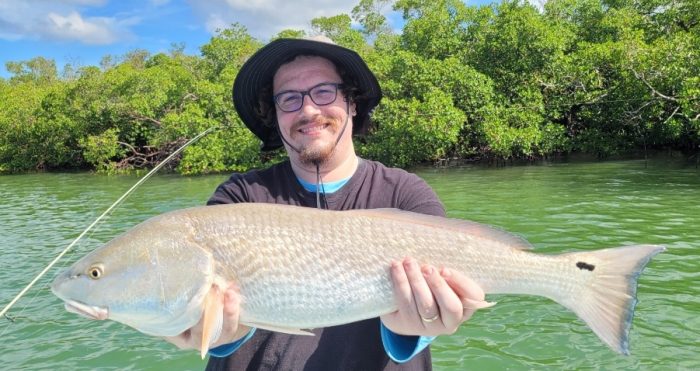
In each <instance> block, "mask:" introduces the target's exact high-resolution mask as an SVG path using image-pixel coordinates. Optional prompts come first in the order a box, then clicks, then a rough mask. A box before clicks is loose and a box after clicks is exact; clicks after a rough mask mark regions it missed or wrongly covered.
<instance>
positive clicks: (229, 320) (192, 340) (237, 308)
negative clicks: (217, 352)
mask: <svg viewBox="0 0 700 371" xmlns="http://www.w3.org/2000/svg"><path fill="white" fill-rule="evenodd" d="M223 301H224V303H223V304H224V309H223V311H224V322H223V328H222V329H221V335H220V336H219V339H218V340H216V341H215V342H214V343H213V344H211V345H209V348H210V349H211V348H216V347H218V346H220V345H224V344H230V343H233V342H235V341H236V340H239V339H241V338H243V337H244V336H245V335H246V334H247V333H248V332H249V331H250V327H248V326H244V325H240V324H239V323H238V317H239V316H240V313H241V295H240V293H239V291H238V286H237V285H235V284H230V285H229V286H228V288H227V289H226V291H225V292H224V296H223ZM203 324H204V319H203V318H201V319H200V320H199V322H198V323H197V324H196V325H194V326H193V327H192V328H190V329H188V330H185V331H184V332H183V333H182V334H180V335H177V336H165V337H163V339H165V340H166V341H168V342H170V343H172V344H175V345H176V346H177V347H178V348H180V349H197V350H199V349H200V348H201V346H202V331H203Z"/></svg>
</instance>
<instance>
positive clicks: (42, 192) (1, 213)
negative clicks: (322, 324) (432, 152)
mask: <svg viewBox="0 0 700 371" xmlns="http://www.w3.org/2000/svg"><path fill="white" fill-rule="evenodd" d="M417 172H418V173H419V174H420V175H421V176H422V177H423V178H425V179H426V180H427V181H428V183H430V184H431V185H432V186H433V187H434V188H435V190H436V191H437V193H438V194H439V196H440V197H441V199H442V200H443V201H444V203H445V205H446V207H447V210H448V213H449V215H450V216H452V217H457V218H465V219H472V220H477V221H480V222H485V223H489V224H494V225H498V226H500V227H503V228H505V229H507V230H509V231H512V232H515V233H517V234H520V235H522V236H524V237H526V238H527V239H528V240H529V241H531V242H532V243H533V245H534V246H535V251H537V252H543V253H558V252H565V251H573V250H589V249H597V248H603V247H610V246H618V245H625V244H637V243H652V244H664V245H666V246H667V247H668V251H667V252H665V253H663V254H661V255H659V256H657V257H656V258H655V259H654V260H653V261H652V262H651V264H650V265H649V266H648V268H647V269H646V270H645V271H644V274H643V275H642V276H641V278H640V280H639V290H638V299H639V303H638V304H637V310H636V316H635V318H634V323H633V327H632V332H631V336H630V343H631V350H632V355H631V356H629V357H623V356H619V355H616V354H615V353H613V352H612V351H610V350H609V349H608V348H607V347H605V346H604V345H603V344H602V343H601V342H600V341H599V340H598V339H597V338H596V336H595V335H594V334H593V333H592V332H591V331H590V330H588V328H587V327H586V326H585V325H584V324H583V323H582V322H580V321H579V320H577V319H576V318H575V317H574V315H573V314H571V313H570V312H568V311H566V310H565V309H563V308H562V307H560V306H558V305H556V304H554V303H552V302H551V301H548V300H546V299H542V298H536V297H525V296H495V297H492V298H491V300H495V301H497V302H498V305H496V306H495V307H493V308H490V309H487V310H482V311H480V312H478V313H477V314H476V315H475V316H474V317H473V318H472V319H471V320H470V321H469V322H468V323H466V324H465V325H464V326H462V328H461V329H460V330H459V331H458V332H457V333H456V334H454V335H452V336H442V337H440V338H439V339H438V340H437V341H436V342H435V343H434V345H433V354H434V356H433V357H434V365H435V368H436V369H438V370H463V369H542V368H554V369H559V368H566V369H580V368H597V369H606V370H608V369H621V370H622V369H625V370H627V369H670V370H675V369H700V354H698V351H699V350H700V319H699V317H700V316H699V315H700V288H699V287H698V284H699V283H700V273H699V272H700V228H699V225H700V170H698V169H697V168H696V167H695V164H694V163H693V164H686V163H683V162H681V161H678V160H670V159H659V160H654V161H650V162H648V163H645V162H644V161H615V162H598V163H558V164H545V165H537V166H516V167H506V168H497V169H496V168H482V167H463V168H457V169H455V168H452V169H419V170H417ZM225 178H226V176H225V175H221V176H208V177H196V178H183V177H177V176H160V177H156V178H154V179H151V180H149V181H148V182H146V183H145V184H144V185H143V186H142V187H141V188H140V189H139V190H138V191H137V193H136V194H134V195H133V196H132V197H131V198H129V199H128V200H127V201H126V202H125V203H124V204H123V206H121V207H120V208H118V209H117V210H116V211H115V212H114V213H113V214H112V215H111V216H110V217H109V218H108V219H107V220H106V221H105V222H104V223H103V224H102V225H100V226H99V228H98V229H97V230H96V231H95V232H94V233H92V234H90V235H89V236H88V238H86V239H85V240H83V242H82V243H80V244H79V245H78V246H77V247H76V248H75V249H74V251H73V252H72V253H70V254H69V255H67V256H66V257H65V258H64V260H62V262H61V263H60V264H59V266H61V267H64V266H66V265H68V264H69V263H70V262H72V261H74V260H75V259H77V258H78V257H80V256H82V255H83V254H85V253H86V252H88V251H90V250H91V249H93V248H94V247H96V246H97V245H99V244H100V243H102V242H105V241H107V240H109V239H110V238H111V237H113V236H114V235H116V234H117V233H119V232H121V231H123V230H125V229H127V228H129V227H130V226H132V225H134V224H136V223H138V222H140V221H142V220H144V219H145V218H147V217H149V216H152V215H156V214H159V213H162V212H164V211H167V210H172V209H178V208H183V207H188V206H194V205H200V204H203V203H204V202H205V200H206V199H207V197H208V196H209V194H210V193H211V192H212V191H213V189H214V188H215V186H216V185H217V184H218V183H220V182H221V181H222V180H224V179H225ZM135 181H136V178H135V177H127V176H123V177H121V176H114V177H105V176H96V175H92V174H36V175H17V176H0V248H2V251H3V254H2V255H1V256H0V282H1V284H0V307H4V305H5V304H6V303H7V302H9V301H10V299H11V298H13V297H14V296H15V295H16V294H17V293H18V292H19V290H20V289H21V288H22V287H24V286H25V285H26V284H27V283H28V282H29V281H30V280H31V279H32V278H33V277H34V276H35V275H36V274H37V273H38V272H39V271H41V270H42V269H43V268H44V267H45V266H46V264H47V263H48V262H49V261H51V260H52V259H53V258H54V257H55V256H56V255H57V254H58V253H59V252H60V251H61V250H63V249H64V248H65V247H66V246H67V245H68V244H69V243H70V242H71V241H72V240H73V239H74V238H75V237H76V236H77V235H78V234H80V232H81V231H82V230H83V229H84V228H85V227H86V226H87V225H89V224H90V223H91V222H92V221H93V220H94V219H95V218H96V217H97V216H98V215H99V214H100V213H102V211H104V210H105V209H106V208H107V207H108V206H109V205H110V204H111V203H112V202H113V201H114V200H115V199H117V198H118V197H119V196H120V195H121V194H122V193H123V192H124V191H125V190H127V189H128V188H129V187H130V186H131V185H132V184H133V183H134V182H135ZM57 271H58V268H56V269H54V270H52V271H51V272H50V273H49V274H48V275H47V277H46V278H44V279H43V280H42V281H40V283H39V284H38V286H37V287H36V288H34V289H32V290H31V291H30V292H29V293H28V294H27V295H26V296H25V297H24V298H23V299H22V300H20V301H19V302H18V304H16V306H15V307H14V309H13V310H12V311H11V312H10V317H11V318H12V319H13V320H14V322H11V321H9V320H7V319H0V344H2V345H1V346H0V365H1V366H0V368H2V369H3V370H7V369H9V370H41V369H56V370H64V369H66V370H67V369H104V370H108V369H119V370H130V369H134V370H142V369H149V370H173V369H177V370H180V369H192V370H197V369H203V368H204V365H205V363H204V362H203V361H201V360H200V359H199V358H198V356H197V355H196V354H195V353H194V352H182V351H178V350H176V349H175V348H174V347H172V346H171V345H169V344H168V343H165V342H163V341H161V340H158V339H155V338H151V337H148V336H145V335H142V334H139V333H137V332H135V331H133V330H131V329H129V328H126V327H124V326H122V325H120V324H117V323H113V322H110V321H102V322H95V321H89V320H86V319H83V318H81V317H78V316H76V315H74V314H71V313H67V312H66V311H65V310H64V308H63V305H62V303H60V301H59V300H58V299H57V298H55V297H54V296H53V295H52V294H51V293H50V291H49V290H48V287H47V284H48V282H50V280H51V279H52V277H53V276H54V275H55V274H56V273H57Z"/></svg>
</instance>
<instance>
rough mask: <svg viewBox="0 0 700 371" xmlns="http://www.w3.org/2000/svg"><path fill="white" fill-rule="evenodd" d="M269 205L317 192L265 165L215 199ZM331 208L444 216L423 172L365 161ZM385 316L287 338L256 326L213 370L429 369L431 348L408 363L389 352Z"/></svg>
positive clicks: (328, 202)
mask: <svg viewBox="0 0 700 371" xmlns="http://www.w3.org/2000/svg"><path fill="white" fill-rule="evenodd" d="M237 202H264V203H278V204H290V205H298V206H307V207H316V194H315V193H314V192H309V191H307V190H306V189H304V188H303V187H302V186H301V184H299V181H298V180H297V178H296V176H295V174H294V172H293V171H292V167H291V164H290V163H289V162H288V161H287V162H282V163H280V164H277V165H274V166H272V167H270V168H268V169H265V170H255V171H250V172H248V173H244V174H239V173H236V174H233V175H232V176H231V177H230V178H229V179H228V180H227V181H226V182H224V183H222V184H221V185H220V186H219V187H218V188H217V189H216V191H215V192H214V194H213V195H212V197H211V198H210V199H209V201H208V203H207V204H209V205H215V204H224V203H237ZM322 202H323V204H324V207H325V208H327V209H331V210H350V209H375V208H384V207H392V208H398V209H403V210H409V211H414V212H419V213H423V214H431V215H438V216H444V215H445V209H444V207H443V205H442V203H440V201H439V200H438V198H437V195H436V194H435V192H434V191H433V190H432V189H431V188H430V187H429V186H428V185H427V184H426V183H425V181H423V180H422V179H420V178H419V177H418V176H416V175H414V174H411V173H408V172H406V171H404V170H401V169H396V168H389V167H386V166H384V165H382V164H380V163H378V162H374V161H369V160H363V159H360V161H359V164H358V167H357V170H356V171H355V174H353V176H352V177H351V178H350V180H349V181H348V182H347V183H346V184H345V185H344V186H343V187H342V188H340V189H339V190H338V191H336V192H334V193H332V194H327V195H324V196H323V201H322ZM379 328H380V324H379V318H373V319H369V320H364V321H359V322H355V323H350V324H346V325H342V326H334V327H327V328H323V329H315V330H313V332H314V333H315V334H316V336H299V335H288V334H283V333H278V332H271V331H266V330H263V329H257V330H256V332H255V334H254V335H253V337H252V338H251V339H250V340H248V341H247V342H246V343H245V344H243V345H242V346H241V347H240V348H239V349H238V350H236V352H234V353H233V354H232V355H230V356H228V357H224V358H217V357H210V359H209V363H208V364H207V370H429V369H431V368H432V367H431V359H430V351H429V349H427V348H426V349H425V350H424V351H422V352H421V353H419V354H418V355H416V356H415V357H414V358H413V359H411V360H410V361H408V362H406V363H402V364H397V363H395V362H393V361H392V360H391V359H390V358H389V357H388V356H387V354H386V352H385V350H384V346H383V345H382V341H381V335H380V331H379Z"/></svg>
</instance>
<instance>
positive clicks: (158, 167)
mask: <svg viewBox="0 0 700 371" xmlns="http://www.w3.org/2000/svg"><path fill="white" fill-rule="evenodd" d="M219 128H221V126H212V127H210V128H209V129H207V130H204V131H203V132H201V133H199V134H198V135H197V136H195V137H194V138H192V139H190V140H188V141H187V143H185V144H183V145H182V146H181V147H180V148H178V149H176V150H175V151H174V152H173V153H171V154H170V155H169V156H168V157H166V158H165V160H163V161H161V162H160V163H159V164H158V165H156V166H155V167H154V168H153V169H151V171H149V172H148V174H146V175H144V177H143V178H141V179H139V181H138V182H136V184H134V185H133V186H132V187H131V188H129V190H128V191H126V192H125V193H124V194H123V195H122V196H121V197H119V198H118V199H117V200H116V201H114V203H113V204H112V205H111V206H110V207H108V208H107V210H105V212H103V213H102V215H100V216H98V217H97V219H95V221H94V222H92V224H90V225H89V226H88V227H87V228H85V230H84V231H83V232H82V233H81V234H80V235H79V236H78V237H76V238H75V239H74V240H73V242H71V243H70V244H69V245H68V246H67V247H66V248H65V249H63V251H61V253H60V254H58V256H56V258H54V259H53V260H52V261H51V262H50V263H49V265H47V266H46V268H44V270H42V271H41V272H39V274H38V275H37V276H36V277H34V279H33V280H32V281H31V282H29V284H28V285H27V286H26V287H25V288H24V289H22V291H20V292H19V294H17V296H15V298H14V299H12V301H10V303H9V304H7V305H6V306H5V307H4V308H3V309H2V311H0V316H5V317H6V318H8V319H9V320H10V321H12V319H11V318H10V317H8V316H7V315H6V313H7V311H9V310H10V308H12V306H13V305H15V303H16V302H17V301H18V300H19V299H20V298H22V296H24V294H25V293H26V292H27V291H29V289H31V288H32V287H33V286H34V284H35V283H36V282H37V281H39V280H40V279H41V277H43V276H44V275H45V274H46V272H48V271H49V269H51V268H52V267H53V266H54V265H55V264H56V263H58V261H59V260H61V258H62V257H63V255H65V254H66V253H67V252H68V251H69V250H70V249H71V248H72V247H73V246H75V244H77V243H78V241H80V240H81V239H82V238H83V237H84V236H85V235H86V234H87V233H88V232H89V231H90V230H91V229H92V228H94V227H95V226H96V225H97V224H98V223H99V222H100V221H101V220H102V219H104V217H106V216H107V215H108V214H109V213H111V212H112V210H114V209H115V208H116V207H117V206H119V204H121V203H122V202H123V201H124V200H125V199H126V198H127V197H129V195H131V193H133V192H134V191H135V190H136V188H138V187H139V186H140V185H141V184H143V182H145V181H146V180H148V178H150V177H151V175H153V174H155V173H156V172H157V171H158V170H160V168H162V167H163V166H165V164H167V163H168V162H169V161H170V160H172V159H173V158H174V157H175V156H177V155H178V154H179V153H180V152H182V151H183V150H184V149H185V148H187V147H188V146H189V145H190V144H192V143H194V142H196V141H198V140H199V139H201V138H202V137H204V136H205V135H207V134H209V133H211V132H212V131H214V130H216V129H219Z"/></svg>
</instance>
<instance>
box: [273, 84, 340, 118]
mask: <svg viewBox="0 0 700 371" xmlns="http://www.w3.org/2000/svg"><path fill="white" fill-rule="evenodd" d="M342 87H343V84H339V83H330V82H324V83H321V84H318V85H316V86H314V87H312V88H311V89H309V90H306V91H298V90H287V91H283V92H281V93H278V94H276V95H274V96H273V97H272V99H274V100H275V103H276V104H277V107H279V109H280V110H281V111H282V112H296V111H298V110H300V109H301V107H302V106H303V105H304V96H305V95H308V96H309V97H310V98H311V101H313V102H314V103H315V104H316V105H317V106H326V105H329V104H331V103H333V102H335V98H336V97H337V96H338V88H342Z"/></svg>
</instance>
